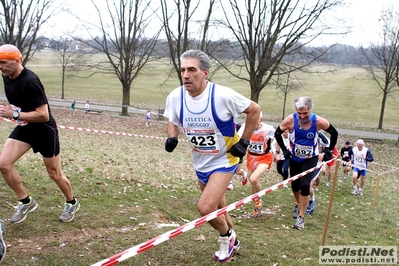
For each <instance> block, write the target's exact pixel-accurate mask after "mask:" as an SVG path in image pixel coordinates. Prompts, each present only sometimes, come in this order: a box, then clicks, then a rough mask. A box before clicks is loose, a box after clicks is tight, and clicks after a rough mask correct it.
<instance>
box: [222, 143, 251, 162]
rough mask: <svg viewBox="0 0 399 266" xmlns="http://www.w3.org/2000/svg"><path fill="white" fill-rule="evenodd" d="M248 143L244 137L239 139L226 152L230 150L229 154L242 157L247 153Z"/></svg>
mask: <svg viewBox="0 0 399 266" xmlns="http://www.w3.org/2000/svg"><path fill="white" fill-rule="evenodd" d="M248 145H249V140H245V139H240V140H239V141H238V142H237V143H236V144H234V145H233V146H231V148H230V150H228V151H227V152H230V153H231V155H233V156H235V157H240V158H241V157H244V156H245V154H246V153H247V148H248Z"/></svg>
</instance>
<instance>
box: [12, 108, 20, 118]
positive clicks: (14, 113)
mask: <svg viewBox="0 0 399 266" xmlns="http://www.w3.org/2000/svg"><path fill="white" fill-rule="evenodd" d="M18 117H19V110H14V112H13V113H12V118H13V119H14V120H17V119H18Z"/></svg>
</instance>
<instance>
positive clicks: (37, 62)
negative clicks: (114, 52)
mask: <svg viewBox="0 0 399 266" xmlns="http://www.w3.org/2000/svg"><path fill="white" fill-rule="evenodd" d="M92 60H99V59H98V56H96V57H95V59H92ZM28 67H29V68H31V69H32V70H34V71H35V72H36V73H37V74H38V75H39V76H40V78H41V79H42V81H43V83H44V85H45V88H46V92H47V95H48V97H49V98H61V70H60V68H59V67H57V66H56V60H55V57H54V55H53V53H52V52H51V51H48V50H47V51H42V52H38V53H36V55H35V57H34V59H33V61H31V62H30V63H29V64H28ZM170 68H171V65H170V64H169V62H168V61H167V60H164V61H162V60H160V61H157V62H151V63H150V64H149V65H148V67H147V68H145V69H144V71H143V72H142V74H140V75H139V77H138V78H137V80H135V81H134V82H133V84H132V88H131V100H130V104H131V106H133V107H136V108H143V109H147V108H151V109H152V110H157V109H158V108H160V107H164V105H165V99H166V96H167V95H168V93H169V92H170V91H171V90H173V89H174V88H175V87H177V86H179V83H178V79H177V78H175V77H170V78H168V75H169V73H170ZM332 69H333V66H321V65H319V66H314V67H312V68H311V69H310V70H311V71H312V72H313V74H300V75H299V76H300V81H301V84H302V88H301V89H300V90H298V91H296V92H293V93H292V94H290V95H289V97H288V99H287V106H286V115H287V114H289V113H291V112H292V111H293V107H292V103H293V101H294V99H295V98H297V97H298V96H304V95H307V96H311V97H312V98H313V100H314V105H315V107H314V112H315V113H317V114H318V115H320V116H323V117H325V118H327V119H329V120H330V121H331V122H332V123H333V124H334V125H335V126H336V127H337V128H348V129H361V130H372V131H376V128H377V126H378V121H379V116H380V108H381V101H382V98H381V93H380V91H379V90H378V88H377V85H376V84H375V83H374V82H373V81H372V80H371V79H370V77H368V76H367V74H366V72H365V71H364V70H362V69H360V68H354V67H346V68H343V67H341V66H334V70H335V71H334V72H328V73H327V71H328V70H332ZM211 71H212V69H211ZM85 74H89V73H81V78H68V79H67V80H66V83H65V98H66V99H69V100H71V101H72V100H74V99H76V100H81V101H86V100H90V101H91V102H100V103H112V104H119V105H120V104H121V103H122V86H121V84H120V82H119V81H118V80H117V78H116V76H115V75H112V74H103V73H102V74H96V75H94V76H92V77H91V78H83V76H85ZM213 81H215V82H217V83H220V84H223V85H226V86H229V87H232V88H233V89H235V90H237V91H238V92H240V93H242V94H243V95H245V96H247V97H249V96H250V87H249V84H248V83H246V82H243V81H240V80H237V79H234V78H232V77H231V76H230V75H228V74H227V72H224V71H219V72H217V73H216V74H215V76H214V77H213ZM0 82H2V81H0ZM0 86H1V84H0ZM398 96H399V95H398V94H397V93H396V94H393V95H392V97H390V98H389V99H388V100H387V103H386V108H385V115H384V123H383V131H384V132H392V133H399V123H398V119H397V117H398V113H399V104H398ZM259 104H260V105H261V107H262V110H263V113H264V115H265V118H266V119H267V120H268V121H280V120H281V117H282V108H283V100H282V99H281V97H279V96H277V94H276V89H275V88H274V87H273V86H271V85H270V86H268V87H266V88H265V89H264V90H263V91H262V93H261V95H260V100H259Z"/></svg>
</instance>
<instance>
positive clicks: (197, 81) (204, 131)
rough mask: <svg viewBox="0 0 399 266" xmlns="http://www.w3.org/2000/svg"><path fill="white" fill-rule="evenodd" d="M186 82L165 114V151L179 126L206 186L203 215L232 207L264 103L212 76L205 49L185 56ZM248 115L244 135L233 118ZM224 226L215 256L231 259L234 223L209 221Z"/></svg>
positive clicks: (170, 100) (201, 207)
mask: <svg viewBox="0 0 399 266" xmlns="http://www.w3.org/2000/svg"><path fill="white" fill-rule="evenodd" d="M180 59H181V65H180V71H181V75H182V78H183V86H181V87H178V88H176V89H175V90H173V91H172V92H171V93H170V94H169V96H168V98H167V100H166V108H165V113H164V116H165V117H167V118H168V120H169V122H168V126H167V132H168V139H167V140H166V143H165V150H166V151H168V152H172V151H173V150H174V149H175V148H176V146H177V144H178V139H177V136H178V134H179V126H180V125H181V126H182V127H183V131H184V133H185V135H186V136H187V138H188V140H189V143H190V145H191V149H192V157H193V163H194V169H195V171H196V174H197V177H198V181H199V182H198V183H199V186H200V189H201V191H202V193H201V196H200V199H199V201H198V204H197V207H198V210H199V213H200V215H201V216H205V215H207V214H209V213H211V212H213V211H216V210H217V209H219V208H222V207H225V206H227V203H226V198H225V191H226V187H227V185H228V183H229V181H230V180H231V179H232V177H233V175H234V173H235V171H236V169H237V165H238V162H239V158H240V157H243V156H244V155H245V153H246V151H247V147H248V145H249V139H250V138H251V135H252V133H253V131H254V129H255V127H256V125H257V121H258V119H259V113H260V107H259V105H258V104H257V103H255V102H253V101H251V100H249V99H247V98H245V97H244V96H242V95H240V94H238V93H237V92H235V91H234V90H232V89H230V88H227V87H224V86H221V85H216V84H215V83H212V82H209V81H208V80H207V78H208V75H209V68H210V60H209V57H208V56H207V55H206V54H205V53H204V52H202V51H199V50H189V51H186V52H184V53H183V54H182V55H181V58H180ZM241 113H245V114H247V117H246V124H247V126H246V128H245V131H244V133H243V135H242V138H241V139H240V138H239V137H238V135H237V132H236V130H235V125H234V118H238V116H239V115H240V114H241ZM209 224H210V225H211V226H212V227H213V228H215V229H216V230H218V231H219V234H220V237H219V242H220V247H219V250H218V251H216V252H215V253H214V254H213V256H212V257H213V259H214V260H217V261H218V262H220V263H225V262H228V261H230V260H231V258H232V256H233V254H234V252H235V251H236V250H238V248H239V246H240V242H239V241H238V239H237V237H236V234H235V232H234V230H233V229H232V226H233V222H232V219H231V217H230V215H229V214H228V213H226V214H225V215H221V216H218V217H216V218H215V219H213V220H211V221H209Z"/></svg>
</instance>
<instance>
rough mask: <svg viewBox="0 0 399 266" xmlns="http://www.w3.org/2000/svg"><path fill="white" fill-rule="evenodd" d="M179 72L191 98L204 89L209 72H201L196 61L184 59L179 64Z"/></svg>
mask: <svg viewBox="0 0 399 266" xmlns="http://www.w3.org/2000/svg"><path fill="white" fill-rule="evenodd" d="M180 72H181V76H182V78H183V84H184V87H185V88H186V90H187V91H188V93H189V94H190V95H191V96H193V97H195V96H198V95H200V94H201V93H202V92H203V90H204V89H205V86H206V78H207V77H208V74H209V70H201V68H200V65H199V60H198V59H196V58H186V59H184V60H183V61H182V62H181V66H180Z"/></svg>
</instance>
